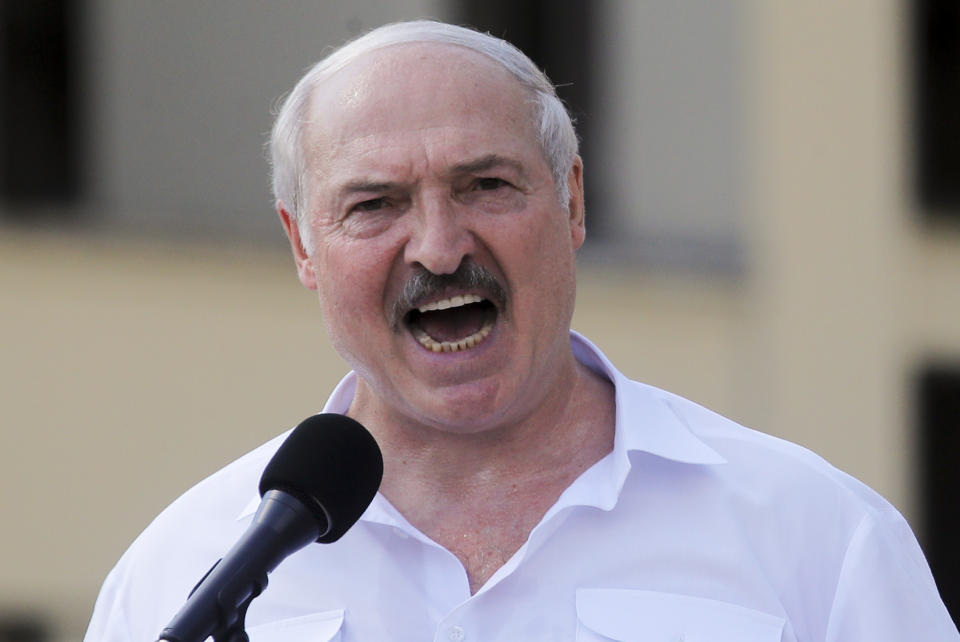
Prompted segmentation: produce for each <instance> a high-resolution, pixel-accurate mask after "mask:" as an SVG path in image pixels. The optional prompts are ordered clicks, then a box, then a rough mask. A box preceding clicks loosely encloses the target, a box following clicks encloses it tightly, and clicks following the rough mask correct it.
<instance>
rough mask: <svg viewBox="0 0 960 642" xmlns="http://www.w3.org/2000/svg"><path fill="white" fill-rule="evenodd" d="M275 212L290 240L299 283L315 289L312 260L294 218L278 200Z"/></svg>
mask: <svg viewBox="0 0 960 642" xmlns="http://www.w3.org/2000/svg"><path fill="white" fill-rule="evenodd" d="M277 214H278V215H279V216H280V223H281V225H283V231H284V232H285V233H286V234H287V239H288V240H289V241H290V249H291V250H292V251H293V261H294V263H295V264H296V266H297V276H298V277H299V278H300V283H302V284H303V287H305V288H307V289H308V290H316V289H317V275H316V272H315V271H314V269H313V261H312V260H311V259H310V255H309V253H308V252H307V249H306V248H305V247H304V245H303V239H301V237H300V228H299V226H298V225H297V221H296V219H295V218H294V216H293V215H292V214H291V213H290V212H289V211H287V209H286V207H284V205H283V203H282V202H279V201H278V202H277Z"/></svg>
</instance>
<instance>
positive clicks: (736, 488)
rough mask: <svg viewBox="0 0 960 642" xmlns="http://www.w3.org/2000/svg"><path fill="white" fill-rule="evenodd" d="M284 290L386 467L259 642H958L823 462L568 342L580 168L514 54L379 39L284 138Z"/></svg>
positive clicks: (164, 545) (176, 508) (161, 533)
mask: <svg viewBox="0 0 960 642" xmlns="http://www.w3.org/2000/svg"><path fill="white" fill-rule="evenodd" d="M273 154H274V171H275V179H274V187H275V192H276V195H277V208H278V211H279V214H280V218H281V221H282V224H283V227H284V229H285V230H286V233H287V235H288V237H289V239H290V243H291V247H292V249H293V254H294V258H295V261H296V267H297V272H298V275H299V278H300V281H301V282H302V283H303V285H304V286H306V287H307V288H309V289H311V290H316V291H317V293H318V296H319V300H320V304H321V308H322V312H323V317H324V319H325V322H326V324H327V327H328V332H329V335H330V337H331V340H332V341H333V343H334V345H335V347H336V349H337V350H338V352H339V353H340V354H341V355H342V356H343V357H344V358H345V359H346V361H347V362H348V363H349V364H350V366H351V367H352V368H353V372H352V373H351V374H350V375H348V376H347V377H346V378H345V379H344V381H343V382H342V383H341V384H340V386H339V387H338V388H337V389H336V390H335V391H334V392H333V394H332V396H331V397H330V399H329V400H328V402H327V404H326V407H325V411H327V412H340V413H345V414H348V415H350V416H352V417H354V418H356V419H357V420H358V421H360V422H361V423H362V424H364V425H365V426H366V427H367V428H368V429H369V430H370V431H371V432H372V433H373V435H374V436H375V437H376V439H377V441H378V442H379V444H380V447H381V449H382V451H383V456H384V463H385V467H384V478H383V483H382V486H381V489H380V491H381V492H380V494H379V495H378V496H377V497H376V498H375V499H374V502H373V504H372V505H371V506H370V508H369V509H368V510H367V512H366V513H365V514H364V516H363V517H362V518H361V520H360V522H358V524H357V525H356V526H354V528H353V529H352V530H351V531H350V532H348V533H347V534H346V535H345V536H344V538H343V539H342V540H340V541H338V542H336V543H335V544H331V545H312V546H310V547H308V548H306V549H303V550H301V551H300V552H298V553H296V554H295V555H293V556H292V557H291V558H289V559H288V560H286V561H285V562H284V563H283V564H281V565H280V567H279V568H278V569H277V570H276V571H275V572H274V573H273V574H272V575H271V579H270V586H269V587H268V588H267V590H266V591H265V593H264V594H263V595H262V596H260V597H259V598H257V600H255V601H254V602H253V605H252V606H251V608H250V611H249V613H248V615H247V627H248V632H249V634H250V637H251V639H252V640H254V642H260V641H269V640H288V641H289V640H308V639H309V640H351V641H352V640H424V639H433V640H454V641H456V640H478V641H479V640H483V641H487V640H510V641H516V640H608V639H616V640H657V641H661V640H662V641H666V640H683V639H686V640H691V641H692V640H708V639H709V640H738V641H758V642H759V641H771V642H772V641H774V640H783V641H786V642H797V641H813V640H817V641H827V640H829V641H841V640H842V641H845V642H850V641H855V640H864V641H867V640H869V641H871V642H877V641H883V640H889V641H893V640H904V641H905V640H925V641H930V640H954V641H955V640H960V636H958V633H957V630H956V628H955V627H954V626H953V624H952V622H951V621H950V619H949V616H948V614H947V613H946V610H945V608H944V606H943V604H942V602H941V601H940V599H939V596H938V594H937V590H936V587H935V585H934V583H933V580H932V578H931V576H930V572H929V569H928V568H927V565H926V562H925V560H924V558H923V555H922V553H921V552H920V550H919V548H918V546H917V544H916V541H915V539H914V537H913V535H912V533H911V532H910V529H909V527H908V526H907V525H906V523H905V522H904V520H903V519H902V517H900V515H899V514H898V513H897V512H896V511H895V510H894V509H893V508H892V507H891V506H890V505H889V504H887V503H886V502H885V501H884V500H883V499H882V498H880V497H879V496H878V495H876V494H875V493H873V492H872V491H871V490H869V489H868V488H866V487H864V486H863V485H861V484H859V483H858V482H856V481H855V480H853V479H851V478H850V477H848V476H846V475H844V474H843V473H841V472H839V471H837V470H835V469H834V468H832V467H830V466H829V465H828V464H826V463H825V462H824V461H822V460H821V459H819V458H817V457H816V456H815V455H813V454H811V453H809V452H807V451H805V450H803V449H801V448H799V447H797V446H794V445H792V444H788V443H785V442H782V441H780V440H776V439H774V438H771V437H768V436H765V435H762V434H759V433H755V432H752V431H749V430H747V429H745V428H742V427H740V426H737V425H735V424H733V423H732V422H729V421H727V420H725V419H723V418H721V417H719V416H717V415H714V414H712V413H710V412H709V411H707V410H704V409H703V408H700V407H699V406H696V405H694V404H692V403H690V402H688V401H686V400H683V399H680V398H678V397H676V396H673V395H670V394H668V393H666V392H663V391H659V390H656V389H653V388H650V387H647V386H643V385H641V384H638V383H635V382H632V381H629V380H627V379H626V378H625V377H624V376H623V375H621V374H620V373H619V372H617V371H616V369H615V368H614V367H613V365H612V364H611V363H610V362H609V361H608V360H607V359H606V357H605V356H604V355H602V354H601V353H600V352H599V351H598V350H597V348H595V347H594V346H593V345H591V344H590V343H589V342H588V341H587V340H586V339H584V338H582V337H580V336H578V335H576V334H571V333H570V321H571V317H572V313H573V304H574V290H575V274H574V272H575V269H574V255H575V252H576V250H577V249H578V248H579V247H580V245H581V244H582V242H583V239H584V203H583V167H582V164H581V161H580V159H579V157H578V156H577V153H576V137H575V134H574V132H573V128H572V125H571V123H570V120H569V117H568V116H567V115H566V113H565V111H564V110H563V107H562V105H561V104H560V103H559V101H558V100H557V99H556V96H555V94H554V90H553V88H552V86H550V84H549V82H548V81H546V79H545V78H544V77H543V75H542V74H541V73H540V72H539V71H538V70H536V68H535V67H534V66H533V65H532V63H531V62H530V61H529V60H528V59H527V58H526V57H525V56H523V55H522V54H521V53H520V52H518V51H516V50H515V49H513V48H512V47H510V46H509V45H507V44H506V43H504V42H502V41H500V40H497V39H495V38H492V37H489V36H485V35H480V34H477V33H474V32H472V31H468V30H465V29H460V28H456V27H451V26H448V25H443V24H439V23H432V22H414V23H404V24H397V25H389V26H386V27H383V28H381V29H378V30H375V31H373V32H371V33H370V34H367V35H366V36H363V37H361V38H360V39H358V40H356V41H354V42H352V43H350V44H348V45H347V46H345V47H344V48H342V49H340V50H338V51H337V52H335V53H333V54H332V55H331V56H329V57H328V58H327V59H325V60H324V61H322V62H321V63H319V64H318V66H317V67H315V68H314V69H313V70H311V71H310V72H308V73H307V75H306V76H305V77H304V79H302V80H301V82H300V83H299V84H298V86H297V87H296V88H295V89H294V91H293V93H292V94H291V96H290V97H289V98H288V100H287V102H286V103H285V105H284V107H283V110H282V111H281V113H280V114H279V116H278V119H277V124H276V126H275V128H274V133H273ZM281 441H282V437H280V438H277V439H275V440H273V441H271V442H270V443H268V444H266V445H264V446H262V447H261V448H259V449H257V450H255V451H254V452H252V453H250V454H248V455H246V456H245V457H243V458H241V459H240V460H238V461H237V462H234V463H233V464H231V465H230V466H228V467H227V468H225V469H223V470H221V471H220V472H218V473H216V474H215V475H213V476H212V477H210V478H208V479H207V480H205V481H204V482H202V483H201V484H200V485H198V486H197V487H195V488H194V489H192V490H191V491H189V492H188V493H186V494H185V495H184V496H183V497H181V498H180V499H179V500H178V501H177V502H175V503H174V504H173V505H172V506H171V507H170V508H168V509H167V510H166V511H165V512H164V513H163V514H162V515H161V516H160V517H159V518H158V519H157V520H156V521H155V522H154V523H153V524H152V525H151V526H150V527H149V528H148V529H147V530H146V531H145V532H144V533H143V534H142V535H141V536H140V538H139V539H138V540H137V541H136V542H135V543H134V545H133V546H132V547H131V548H130V550H129V551H128V552H127V553H126V554H125V555H124V557H123V558H122V559H121V561H120V563H119V564H118V565H117V567H116V568H115V569H114V570H113V571H112V572H111V574H110V576H109V578H108V579H107V582H106V584H105V586H104V589H103V592H102V593H101V596H100V598H99V600H98V602H97V607H96V609H95V612H94V616H93V621H92V623H91V625H90V629H89V631H88V635H87V640H89V641H90V642H93V641H94V640H97V641H100V640H109V641H114V640H116V641H119V640H124V641H128V640H150V639H155V637H156V636H157V634H158V633H159V631H160V630H161V629H162V628H163V626H164V625H165V624H166V623H167V621H168V620H169V619H170V617H171V616H172V615H173V614H174V613H175V612H176V611H177V609H178V608H179V607H180V606H181V604H182V603H183V601H184V599H185V597H186V595H187V593H188V591H189V590H190V588H191V587H192V586H193V584H194V583H195V582H196V581H197V579H198V578H199V577H200V576H201V575H202V574H203V572H204V571H205V570H206V569H207V568H208V567H209V566H210V564H211V563H212V562H213V561H214V560H216V559H217V558H218V557H219V556H220V555H222V554H223V553H224V552H225V551H226V550H227V549H228V548H229V546H230V544H231V543H232V542H233V541H234V540H235V539H236V538H237V537H238V536H239V535H240V534H241V533H242V532H243V531H244V530H245V529H246V527H247V525H248V524H249V522H250V517H251V515H252V513H253V511H254V509H255V507H256V505H257V497H256V485H257V480H258V478H259V475H260V471H261V470H262V469H263V466H264V465H265V463H266V462H267V461H268V460H269V458H270V456H271V455H272V454H273V452H274V451H275V450H276V449H277V448H278V446H279V444H280V443H281Z"/></svg>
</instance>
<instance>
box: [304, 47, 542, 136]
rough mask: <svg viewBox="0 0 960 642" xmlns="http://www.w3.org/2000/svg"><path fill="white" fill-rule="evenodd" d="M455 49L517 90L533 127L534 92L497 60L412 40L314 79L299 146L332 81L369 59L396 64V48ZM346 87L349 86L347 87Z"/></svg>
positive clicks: (366, 53)
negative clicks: (394, 53)
mask: <svg viewBox="0 0 960 642" xmlns="http://www.w3.org/2000/svg"><path fill="white" fill-rule="evenodd" d="M435 48H441V49H454V50H456V51H457V52H459V53H460V54H465V57H467V58H472V59H473V60H474V61H477V62H478V63H480V62H482V63H483V64H482V66H483V67H486V68H487V69H490V70H491V71H493V72H494V73H496V74H497V75H498V76H501V77H502V78H503V79H504V80H506V81H508V82H509V83H510V84H511V85H513V86H514V87H516V88H517V89H519V90H520V93H521V94H522V95H525V96H526V97H527V98H528V101H526V102H525V103H524V106H525V107H526V108H528V109H529V110H530V113H529V116H530V118H529V121H530V124H531V126H534V125H535V122H534V120H535V117H536V110H537V105H536V97H537V95H536V90H535V89H534V88H532V87H529V86H528V85H526V84H525V83H524V82H523V81H522V80H521V79H520V78H518V77H517V76H516V74H514V73H513V72H512V71H511V70H510V69H509V68H508V67H506V66H505V65H504V64H503V63H501V62H500V61H499V60H497V59H496V58H494V57H492V56H490V55H489V54H487V53H484V52H483V51H479V50H477V49H472V48H470V47H469V46H467V45H463V44H459V43H455V42H445V41H436V40H412V41H403V42H387V43H384V44H382V45H380V46H378V47H376V48H373V49H368V50H366V51H363V52H361V53H359V54H357V55H356V56H354V57H351V58H350V59H348V60H347V61H345V62H344V63H343V64H342V65H340V66H338V67H337V68H336V69H334V70H332V71H331V72H330V73H328V74H326V75H324V76H322V77H320V78H318V79H316V80H315V81H314V82H313V83H312V84H311V87H310V92H309V93H308V94H307V96H306V97H305V100H304V104H303V107H302V111H301V117H300V136H301V140H300V143H301V145H302V144H304V143H305V142H306V141H307V140H308V139H309V132H310V130H311V124H312V122H313V121H312V119H311V118H310V114H312V113H313V112H314V109H315V106H316V102H317V99H318V97H319V96H321V95H323V93H324V91H323V90H324V87H326V86H328V85H329V84H330V83H331V82H334V81H336V80H337V79H341V81H342V79H343V77H344V76H343V75H344V74H345V73H347V72H349V71H350V70H351V68H354V69H356V68H357V66H358V65H361V64H363V63H364V62H366V63H368V64H369V62H370V61H371V59H372V58H376V57H381V58H382V59H383V60H384V61H385V62H386V63H387V64H389V63H390V62H393V61H398V60H399V59H398V58H397V57H395V56H388V55H386V53H387V52H388V51H389V50H396V49H435ZM423 59H424V60H430V61H436V60H438V57H437V56H429V55H424V56H423ZM348 86H349V85H348Z"/></svg>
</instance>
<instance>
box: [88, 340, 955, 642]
mask: <svg viewBox="0 0 960 642" xmlns="http://www.w3.org/2000/svg"><path fill="white" fill-rule="evenodd" d="M571 344H572V347H573V350H574V353H575V355H576V356H577V358H578V359H579V360H580V361H581V362H582V363H584V364H585V365H587V366H588V367H590V368H591V369H593V370H594V371H596V372H598V373H600V374H601V375H603V376H606V377H608V378H609V379H610V380H611V381H612V382H613V383H614V384H615V386H616V399H617V412H616V437H615V442H614V448H613V451H612V452H611V453H610V454H609V455H607V456H606V457H605V458H603V459H602V460H601V461H599V462H597V463H596V464H595V465H594V466H593V467H591V468H590V469H589V470H587V471H586V472H585V473H584V474H583V475H582V476H581V477H580V478H578V479H577V480H576V481H575V482H574V483H573V484H571V486H570V487H569V488H567V489H566V491H565V492H564V493H563V494H562V495H561V496H560V498H559V499H558V500H557V502H556V504H555V505H554V506H553V507H552V508H550V510H549V511H548V512H547V513H546V515H544V517H543V519H542V520H541V522H540V523H539V524H538V525H537V526H536V527H535V528H534V529H533V531H532V532H531V534H530V537H529V539H528V540H527V542H526V543H525V544H524V545H523V546H522V547H521V548H520V550H518V551H517V552H516V554H515V555H514V556H513V557H512V558H511V559H510V560H509V561H508V562H507V563H506V564H505V565H504V566H503V567H502V568H500V569H499V570H498V571H497V572H496V573H495V574H494V575H493V576H492V577H491V578H490V579H489V580H488V581H487V583H486V584H485V585H484V586H483V587H482V588H481V589H480V590H479V591H478V592H477V593H476V594H475V595H472V596H471V595H470V589H469V585H468V582H467V575H466V572H465V570H464V568H463V566H462V565H461V564H460V562H459V561H458V560H457V558H456V557H455V556H454V555H453V554H451V553H450V552H449V551H447V550H446V549H444V548H442V547H441V546H439V545H438V544H436V543H435V542H433V541H432V540H430V539H429V538H428V537H426V536H425V535H424V534H423V533H421V532H419V531H418V530H417V529H416V528H414V527H413V526H411V525H410V524H409V523H408V522H407V521H406V520H405V519H404V517H403V515H401V514H400V513H399V512H397V510H396V509H394V508H393V506H391V505H390V503H389V502H388V501H387V500H386V499H385V498H384V497H383V496H381V495H378V496H377V497H376V498H375V499H374V501H373V503H372V504H371V506H370V507H369V509H368V510H367V511H366V513H365V514H364V515H363V517H362V518H361V519H360V521H359V522H358V523H357V524H356V525H355V526H354V527H353V528H352V529H351V530H350V531H349V532H348V533H347V534H346V535H345V536H344V537H343V538H342V539H341V540H340V541H338V542H336V543H333V544H326V545H324V544H313V545H310V546H308V547H307V548H305V549H302V550H300V551H299V552H297V553H295V554H294V555H292V556H291V557H289V558H288V559H287V560H285V561H284V562H282V563H281V564H280V566H279V567H278V568H277V569H276V571H274V572H273V573H272V574H271V575H270V578H269V585H268V586H267V588H266V590H265V591H264V593H263V594H262V595H261V596H260V597H258V598H257V599H256V600H254V602H253V604H252V606H251V607H250V610H249V613H248V615H247V620H246V623H247V632H248V634H249V635H250V639H251V641H252V642H279V641H283V642H301V641H302V642H306V641H308V640H309V641H310V642H322V641H324V640H342V641H344V642H359V641H364V642H366V641H372V640H376V641H407V640H410V641H414V640H417V641H423V640H434V642H459V641H469V642H479V641H483V642H492V641H504V642H520V641H523V642H535V641H540V640H543V641H548V640H549V641H553V640H581V641H583V640H610V639H613V640H643V641H645V642H678V641H681V640H685V641H686V642H706V641H708V640H709V641H711V642H716V641H733V640H736V641H737V642H775V641H783V642H798V641H802V642H814V641H830V642H858V641H863V642H887V641H890V642H892V641H894V640H896V641H902V642H907V641H909V642H914V641H917V640H922V641H924V642H940V641H944V642H946V641H948V640H949V641H954V642H956V641H958V640H960V635H958V632H957V629H956V627H955V626H954V625H953V623H952V622H951V620H950V617H949V615H948V614H947V612H946V609H945V608H944V606H943V603H942V602H941V600H940V597H939V595H938V593H937V589H936V586H935V585H934V582H933V579H932V577H931V575H930V571H929V568H928V566H927V563H926V560H925V559H924V557H923V554H922V553H921V551H920V548H919V547H918V546H917V542H916V540H915V538H914V536H913V533H912V532H911V531H910V528H909V526H908V525H907V523H906V522H905V521H904V519H903V518H902V517H901V516H900V514H899V513H898V512H897V511H896V510H895V509H894V508H893V507H892V506H891V505H890V504H888V503H887V502H886V501H885V500H884V499H883V498H881V497H880V496H879V495H877V494H876V493H875V492H873V491H872V490H870V489H869V488H867V487H866V486H864V485H863V484H861V483H860V482H858V481H856V480H855V479H853V478H852V477H850V476H848V475H846V474H844V473H842V472H840V471H838V470H837V469H835V468H833V467H831V466H830V465H829V464H827V463H826V462H825V461H824V460H822V459H820V458H819V457H817V456H816V455H814V454H813V453H811V452H809V451H807V450H805V449H803V448H801V447H799V446H796V445H794V444H791V443H788V442H785V441H782V440H779V439H776V438H773V437H770V436H768V435H764V434H761V433H757V432H754V431H751V430H748V429H746V428H743V427H742V426H739V425H737V424H735V423H733V422H731V421H729V420H727V419H724V418H723V417H720V416H718V415H716V414H714V413H712V412H710V411H708V410H706V409H704V408H702V407H700V406H697V405H696V404H693V403H691V402H689V401H687V400H685V399H682V398H680V397H677V396H675V395H672V394H670V393H667V392H664V391H661V390H658V389H656V388H652V387H650V386H646V385H643V384H640V383H637V382H634V381H630V380H629V379H627V378H626V377H624V376H623V375H622V374H621V373H620V372H618V371H617V370H616V369H615V368H614V367H613V365H612V364H611V363H610V362H609V361H608V360H607V359H606V357H605V356H604V355H603V354H602V353H601V352H600V351H599V350H598V349H597V348H596V347H595V346H593V345H592V344H590V343H589V342H588V341H587V340H586V339H584V338H583V337H580V336H579V335H577V334H575V333H574V334H573V335H572V337H571ZM355 387H356V376H355V375H354V374H350V375H348V376H347V377H346V378H345V379H344V380H343V381H342V382H341V383H340V385H339V386H338V387H337V389H336V390H335V391H334V393H333V395H332V396H331V397H330V399H329V401H328V402H327V405H326V407H325V409H324V410H325V412H341V413H342V412H345V411H346V410H347V408H348V407H349V405H350V401H351V399H352V398H353V393H354V390H355ZM284 437H285V435H281V436H280V437H277V438H276V439H274V440H272V441H270V442H268V443H267V444H265V445H263V446H261V447H260V448H257V449H256V450H254V451H252V452H251V453H249V454H247V455H245V456H243V457H241V458H240V459H238V460H237V461H235V462H233V463H232V464H230V465H229V466H227V467H226V468H224V469H222V470H220V471H219V472H217V473H215V474H214V475H212V476H211V477H209V478H207V479H206V480H204V481H203V482H201V483H200V484H198V485H197V486H195V487H194V488H193V489H191V490H190V491H188V492H187V493H185V494H184V495H183V496H182V497H180V498H179V499H178V500H177V501H175V502H174V503H173V504H172V505H171V506H170V507H169V508H167V509H166V510H165V511H164V512H163V513H161V515H160V516H159V517H157V519H156V520H155V521H154V522H153V523H152V524H151V525H150V526H149V527H148V528H147V529H146V530H145V531H144V532H143V534H141V535H140V537H139V538H138V539H137V540H136V541H135V542H134V543H133V545H132V546H131V547H130V549H129V550H128V551H127V552H126V553H125V554H124V556H123V557H122V558H121V559H120V561H119V563H118V564H117V566H116V567H115V568H114V569H113V570H112V571H111V573H110V574H109V576H108V577H107V580H106V582H105V584H104V586H103V589H102V592H101V594H100V597H99V598H98V600H97V604H96V607H95V609H94V613H93V618H92V621H91V623H90V628H89V630H88V631H87V636H86V641H87V642H136V641H152V640H156V638H157V636H158V635H159V633H160V631H161V630H162V629H163V627H164V626H166V624H167V623H168V622H169V620H170V619H171V617H172V616H173V615H174V614H175V613H176V612H177V610H178V609H179V608H180V607H181V606H182V604H183V603H184V601H185V599H186V596H187V594H188V592H189V591H190V589H191V588H192V587H193V586H194V584H196V582H197V581H198V580H199V579H200V577H201V576H202V575H203V574H204V573H205V572H206V571H207V569H208V568H209V567H210V566H211V565H212V564H213V562H215V561H216V560H217V559H218V558H219V557H220V556H222V555H223V554H224V553H225V552H226V551H227V550H228V549H229V548H230V546H231V545H232V544H233V542H234V541H235V540H236V539H237V538H238V537H239V536H240V535H241V533H242V532H243V531H244V530H245V529H246V528H247V526H248V525H249V524H250V521H251V517H252V516H253V513H254V512H255V510H256V507H257V505H258V503H259V498H258V496H257V491H256V488H257V484H258V481H259V478H260V474H261V471H262V470H263V467H264V466H265V465H266V463H267V461H268V460H269V459H270V457H271V456H272V455H273V453H274V452H275V451H276V449H277V448H278V447H279V446H280V444H281V442H282V441H283V438H284Z"/></svg>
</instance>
